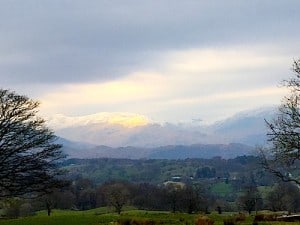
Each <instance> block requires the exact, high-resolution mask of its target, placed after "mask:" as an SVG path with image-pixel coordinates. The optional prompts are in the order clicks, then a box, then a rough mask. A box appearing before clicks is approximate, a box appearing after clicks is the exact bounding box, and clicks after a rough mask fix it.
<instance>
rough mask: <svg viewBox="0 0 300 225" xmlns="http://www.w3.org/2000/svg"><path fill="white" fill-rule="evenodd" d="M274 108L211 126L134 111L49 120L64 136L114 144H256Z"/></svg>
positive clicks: (116, 145) (261, 139)
mask: <svg viewBox="0 0 300 225" xmlns="http://www.w3.org/2000/svg"><path fill="white" fill-rule="evenodd" d="M274 112H276V108H274V107H268V108H261V109H256V110H251V111H246V112H242V113H238V114H236V115H234V116H232V117H230V118H228V119H226V120H223V121H219V122H216V123H214V124H212V125H209V126H200V125H198V124H197V125H193V124H192V125H191V124H171V123H164V124H160V123H155V122H153V121H151V120H149V119H148V118H146V117H145V116H142V115H139V114H132V113H130V114H129V113H99V114H94V115H89V116H81V117H67V116H63V115H57V116H54V117H52V118H48V119H47V121H48V123H49V126H50V127H51V128H53V129H54V131H55V133H56V135H58V136H60V137H62V138H66V139H68V140H71V141H76V142H84V143H89V144H92V145H98V146H100V145H102V146H103V145H104V146H109V147H114V148H116V147H124V146H133V147H143V148H145V147H147V148H150V147H151V148H152V147H159V146H166V145H194V144H200V143H201V144H229V143H242V144H247V145H251V146H255V145H258V144H263V143H264V142H265V140H266V132H267V129H266V125H265V121H264V120H265V119H267V120H270V119H271V118H272V117H273V115H274Z"/></svg>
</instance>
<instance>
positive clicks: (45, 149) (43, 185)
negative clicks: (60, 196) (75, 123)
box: [0, 89, 64, 198]
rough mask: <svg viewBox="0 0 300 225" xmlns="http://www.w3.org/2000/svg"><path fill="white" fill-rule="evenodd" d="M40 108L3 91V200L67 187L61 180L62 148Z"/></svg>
mask: <svg viewBox="0 0 300 225" xmlns="http://www.w3.org/2000/svg"><path fill="white" fill-rule="evenodd" d="M38 106H39V103H38V102H36V101H33V100H31V99H29V98H28V97H26V96H22V95H18V94H16V93H15V92H12V91H9V90H3V89H0V198H1V197H9V196H21V195H24V194H27V196H33V195H35V194H37V193H49V192H51V190H52V188H53V187H60V186H62V185H63V184H64V182H62V181H61V180H60V179H58V178H57V176H58V175H60V174H61V171H60V170H59V169H58V168H57V160H59V159H61V158H62V157H63V155H62V152H61V146H60V145H58V144H55V143H54V141H55V140H56V137H55V135H54V134H53V132H52V131H51V130H49V129H48V128H47V127H46V126H45V121H44V120H43V119H41V118H40V117H38V116H37V115H36V114H37V112H38V111H37V108H38Z"/></svg>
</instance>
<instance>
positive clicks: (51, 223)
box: [0, 208, 298, 225]
mask: <svg viewBox="0 0 300 225" xmlns="http://www.w3.org/2000/svg"><path fill="white" fill-rule="evenodd" d="M127 210H128V211H124V212H122V214H121V215H117V214H116V213H113V212H111V209H109V208H97V209H93V210H88V211H70V210H54V211H53V213H52V215H51V216H50V217H49V216H47V214H46V212H45V211H41V212H38V213H37V214H36V215H35V216H31V217H25V218H19V219H8V220H6V219H1V220H0V225H100V224H104V225H105V224H107V225H112V224H114V222H117V221H131V220H136V221H147V220H148V221H153V222H155V224H159V225H164V224H165V225H168V224H170V225H171V224H172V225H194V224H195V221H196V218H197V217H199V216H200V215H199V214H192V215H190V214H186V213H170V212H163V211H144V210H133V209H127ZM230 216H232V215H231V214H228V213H227V214H222V215H218V214H217V213H212V214H210V215H209V217H210V218H211V219H213V220H214V225H223V220H224V219H225V218H229V217H230ZM252 221H253V217H252V216H251V217H249V216H248V217H247V218H246V220H245V221H242V222H238V223H236V224H237V225H252ZM258 224H259V225H273V224H274V225H297V224H298V223H297V222H296V223H286V222H259V223H258Z"/></svg>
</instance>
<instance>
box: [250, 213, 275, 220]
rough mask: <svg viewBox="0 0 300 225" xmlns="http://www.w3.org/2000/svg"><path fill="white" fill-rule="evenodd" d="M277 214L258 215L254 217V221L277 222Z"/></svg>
mask: <svg viewBox="0 0 300 225" xmlns="http://www.w3.org/2000/svg"><path fill="white" fill-rule="evenodd" d="M276 220H277V215H276V214H258V215H256V216H255V217H254V221H276Z"/></svg>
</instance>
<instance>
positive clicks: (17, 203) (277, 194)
mask: <svg viewBox="0 0 300 225" xmlns="http://www.w3.org/2000/svg"><path fill="white" fill-rule="evenodd" d="M2 203H3V205H2V207H3V208H4V209H5V214H6V215H7V216H11V217H17V216H25V215H32V214H33V213H34V212H35V211H38V210H45V209H46V210H48V213H49V215H50V213H51V210H52V209H54V208H55V209H71V210H88V209H93V208H98V207H107V206H108V207H111V209H112V210H114V211H115V212H117V213H121V212H122V210H123V209H124V207H125V206H131V207H135V208H138V209H143V210H163V211H171V212H186V213H195V212H203V213H209V212H210V211H218V212H219V213H222V212H223V211H230V212H232V211H247V212H249V213H251V212H253V211H256V210H262V209H268V210H272V211H288V212H291V213H292V212H299V210H300V192H299V188H298V187H297V186H296V185H294V184H291V183H285V182H281V183H278V184H275V185H274V186H272V188H271V189H270V190H269V191H268V192H267V193H262V192H261V191H260V190H259V189H258V188H257V187H256V186H244V187H243V188H242V190H241V191H240V192H239V195H238V197H236V198H235V199H234V201H233V202H230V201H227V200H226V198H224V197H222V196H218V195H216V194H215V193H213V192H212V191H211V190H209V189H208V188H207V186H206V185H205V184H201V183H195V184H183V183H180V182H168V183H166V184H164V185H161V186H158V185H154V184H149V183H130V182H124V181H111V182H105V183H103V184H101V185H94V184H93V183H92V182H91V181H90V180H88V179H79V180H76V181H74V182H73V184H71V185H70V186H69V187H65V188H63V189H56V190H54V191H53V192H52V193H51V194H48V195H44V196H42V197H39V198H35V199H31V200H21V199H18V198H9V199H6V200H5V201H3V202H2Z"/></svg>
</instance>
